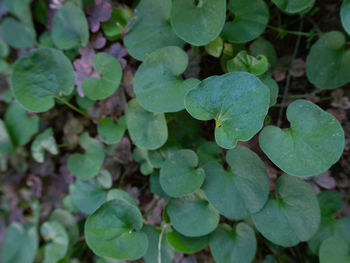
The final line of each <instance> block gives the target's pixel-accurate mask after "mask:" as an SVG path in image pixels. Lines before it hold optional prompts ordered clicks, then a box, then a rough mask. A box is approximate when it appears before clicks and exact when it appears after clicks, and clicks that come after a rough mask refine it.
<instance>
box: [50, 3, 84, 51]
mask: <svg viewBox="0 0 350 263" xmlns="http://www.w3.org/2000/svg"><path fill="white" fill-rule="evenodd" d="M67 18H69V19H67ZM51 37H52V40H53V42H54V44H55V45H56V46H57V47H58V48H60V49H71V48H74V47H77V46H85V45H86V44H87V42H88V40H89V25H88V22H87V20H86V17H85V14H84V12H83V11H82V10H81V9H80V8H79V7H78V6H76V5H75V4H74V3H73V2H67V3H65V4H64V5H63V7H61V8H60V9H59V10H58V11H57V12H56V13H55V16H54V17H53V21H52V31H51Z"/></svg>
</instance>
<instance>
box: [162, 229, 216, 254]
mask: <svg viewBox="0 0 350 263" xmlns="http://www.w3.org/2000/svg"><path fill="white" fill-rule="evenodd" d="M166 237H167V239H168V241H169V243H170V245H171V246H172V247H173V248H175V249H176V250H178V251H180V252H183V253H188V254H192V253H196V252H198V251H200V250H202V249H204V248H205V247H206V246H207V245H208V243H209V235H206V236H200V237H186V236H184V235H181V234H180V233H178V232H176V230H174V229H172V230H171V231H169V232H167V234H166Z"/></svg>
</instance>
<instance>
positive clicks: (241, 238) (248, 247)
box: [210, 222, 256, 263]
mask: <svg viewBox="0 0 350 263" xmlns="http://www.w3.org/2000/svg"><path fill="white" fill-rule="evenodd" d="M210 252H211V254H212V255H213V257H214V259H215V262H217V263H231V262H240V263H250V262H252V260H253V258H254V255H255V252H256V239H255V233H254V230H253V229H252V228H251V227H250V226H249V225H248V224H246V223H243V222H242V223H239V224H238V225H237V226H236V231H232V228H231V227H230V226H229V225H227V224H222V225H220V226H219V227H218V228H217V229H216V230H215V231H214V233H213V234H212V236H211V240H210Z"/></svg>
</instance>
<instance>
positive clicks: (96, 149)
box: [68, 132, 105, 180]
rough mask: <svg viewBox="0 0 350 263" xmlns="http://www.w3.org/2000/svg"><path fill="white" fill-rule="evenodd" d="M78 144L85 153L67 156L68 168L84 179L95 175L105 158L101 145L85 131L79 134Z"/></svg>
mask: <svg viewBox="0 0 350 263" xmlns="http://www.w3.org/2000/svg"><path fill="white" fill-rule="evenodd" d="M80 145H81V147H82V148H83V149H84V150H85V154H80V153H74V154H72V155H71V156H69V159H68V169H69V171H70V172H71V173H72V174H73V175H74V176H76V177H77V178H79V179H82V180H86V179H90V178H93V177H95V176H96V175H97V174H98V171H99V170H100V168H101V166H102V164H103V161H104V159H105V150H104V147H103V145H102V144H101V143H100V142H99V141H98V140H96V139H93V138H91V137H90V136H89V134H88V133H87V132H84V133H83V134H82V135H80Z"/></svg>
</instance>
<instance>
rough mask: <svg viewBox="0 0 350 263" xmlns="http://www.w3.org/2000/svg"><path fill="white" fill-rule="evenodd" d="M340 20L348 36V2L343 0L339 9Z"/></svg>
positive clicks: (349, 13) (349, 20) (349, 22)
mask: <svg viewBox="0 0 350 263" xmlns="http://www.w3.org/2000/svg"><path fill="white" fill-rule="evenodd" d="M340 18H341V22H342V24H343V27H344V29H345V31H346V32H347V33H348V35H350V1H349V0H344V1H343V4H342V5H341V8H340Z"/></svg>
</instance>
